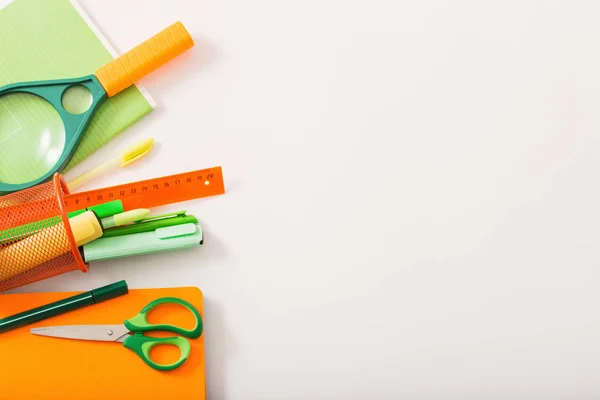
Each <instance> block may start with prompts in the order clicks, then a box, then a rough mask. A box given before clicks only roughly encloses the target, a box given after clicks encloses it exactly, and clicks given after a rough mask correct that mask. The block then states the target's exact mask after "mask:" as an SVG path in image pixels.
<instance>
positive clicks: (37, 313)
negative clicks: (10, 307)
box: [0, 281, 129, 333]
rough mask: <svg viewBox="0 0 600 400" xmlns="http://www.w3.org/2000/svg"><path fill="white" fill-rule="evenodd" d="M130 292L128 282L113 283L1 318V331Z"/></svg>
mask: <svg viewBox="0 0 600 400" xmlns="http://www.w3.org/2000/svg"><path fill="white" fill-rule="evenodd" d="M127 293H129V289H128V288H127V282H125V281H119V282H115V283H113V284H110V285H107V286H103V287H100V288H98V289H94V290H92V291H89V292H85V293H81V294H78V295H75V296H72V297H69V298H66V299H62V300H58V301H55V302H54V303H50V304H46V305H43V306H40V307H37V308H34V309H31V310H27V311H23V312H22V313H19V314H15V315H11V316H10V317H6V318H3V319H0V333H3V332H6V331H10V330H12V329H17V328H20V327H22V326H25V325H29V324H32V323H34V322H39V321H42V320H44V319H47V318H50V317H55V316H57V315H60V314H65V313H67V312H69V311H73V310H77V309H79V308H82V307H87V306H91V305H92V304H96V303H100V302H102V301H106V300H110V299H112V298H115V297H118V296H122V295H124V294H127Z"/></svg>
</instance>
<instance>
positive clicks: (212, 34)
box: [13, 0, 600, 400]
mask: <svg viewBox="0 0 600 400" xmlns="http://www.w3.org/2000/svg"><path fill="white" fill-rule="evenodd" d="M81 5H82V7H83V8H84V9H85V10H86V11H87V12H88V13H89V15H90V16H91V18H92V19H93V20H94V22H95V23H96V24H97V25H98V27H99V28H100V29H101V30H102V31H103V32H104V34H105V35H106V36H107V37H108V39H109V40H110V42H111V43H112V44H113V45H114V46H115V48H116V49H117V50H118V51H120V52H124V51H126V50H128V49H129V48H130V47H132V46H134V45H137V44H138V43H139V42H140V41H141V40H143V39H145V38H146V37H149V36H151V35H153V34H154V33H156V32H157V31H158V30H160V29H162V28H163V27H165V26H167V25H169V24H171V23H172V22H174V21H177V20H181V21H182V22H183V23H184V24H185V25H186V26H187V27H188V29H189V30H190V32H191V33H192V34H193V36H194V38H195V39H196V47H195V48H194V49H193V50H192V51H190V52H189V54H186V55H184V56H182V57H180V58H179V59H177V60H176V61H174V62H173V63H172V64H170V65H169V66H168V67H165V68H164V69H163V70H161V71H159V72H157V73H155V74H154V75H152V76H151V77H148V78H147V79H144V81H143V82H142V83H143V85H144V86H145V87H146V88H147V89H148V90H149V92H150V93H151V95H152V96H153V97H154V99H155V101H156V103H157V108H156V110H155V111H154V112H153V113H152V114H151V115H149V116H147V117H146V118H144V120H143V121H140V122H139V123H138V124H136V125H135V126H134V127H132V128H130V129H129V130H128V131H127V132H126V133H124V134H123V135H122V136H120V137H119V138H118V139H117V140H115V141H114V142H112V143H110V144H109V145H107V146H106V147H105V148H103V149H102V150H101V151H100V152H99V153H98V154H96V155H95V156H94V157H92V158H90V159H88V160H87V161H86V163H85V164H83V165H81V166H80V167H81V169H80V171H81V170H83V169H85V167H89V166H92V165H94V161H98V160H102V159H105V157H107V155H109V154H112V151H115V150H117V149H119V148H121V147H123V146H124V145H126V144H129V143H132V142H134V141H135V140H137V139H141V138H143V137H146V136H154V137H155V138H156V140H157V143H158V144H157V150H156V152H155V153H154V154H153V155H152V157H151V158H150V160H147V161H145V162H141V163H139V164H138V165H136V166H134V167H132V168H130V169H128V170H126V171H121V172H119V173H117V174H114V175H113V176H110V177H106V178H105V179H102V180H100V181H98V182H96V184H95V186H105V185H112V184H118V183H122V182H127V181H132V180H139V179H145V178H150V177H154V176H161V175H166V174H171V173H178V172H183V171H188V170H193V169H200V168H206V167H211V166H216V165H221V166H222V167H223V171H224V175H225V180H226V187H227V194H226V195H224V196H219V197H213V198H208V199H203V200H198V201H193V202H187V203H184V204H175V205H172V206H169V207H164V208H163V210H165V211H175V210H179V209H187V210H188V211H189V212H190V213H193V214H196V215H197V216H198V217H199V219H200V220H201V223H202V225H203V227H204V229H205V234H206V241H205V245H204V247H203V248H201V249H195V250H193V251H185V252H181V253H177V254H176V253H164V254H160V255H156V256H148V257H137V258H131V259H125V260H121V261H115V262H106V263H102V264H92V269H91V271H90V272H89V273H88V274H82V273H80V272H74V273H70V274H67V275H63V276H60V277H57V278H53V279H50V280H47V281H44V282H40V283H37V284H32V285H29V286H27V287H24V288H20V289H17V290H14V291H13V292H30V291H48V290H50V291H63V290H87V289H92V288H94V287H98V286H101V285H104V284H108V283H111V282H114V281H117V280H120V279H126V280H127V282H128V283H129V285H130V287H131V288H142V287H157V286H181V285H196V286H199V287H200V288H201V289H202V290H203V292H204V295H205V297H206V333H205V334H206V345H207V354H206V357H207V369H208V376H207V379H208V392H209V398H210V399H212V400H216V399H228V400H229V399H231V400H233V399H235V400H238V399H239V400H245V399H260V400H268V399H273V400H283V399H357V400H361V399H378V400H380V399H411V400H416V399H461V400H464V399H477V400H479V399H500V398H502V399H509V398H510V399H519V400H523V399H540V398H543V399H546V400H547V399H566V398H577V399H592V398H599V397H600V385H599V384H598V377H597V372H598V368H599V367H600V357H599V355H600V341H599V340H598V337H599V335H600V317H598V304H599V302H600V291H599V290H598V285H599V280H600V268H599V264H600V251H598V242H599V239H600V212H599V209H600V190H599V185H598V175H599V173H600V117H599V115H600V112H599V110H600V72H599V71H600V52H599V51H598V47H599V43H600V24H598V15H600V3H598V2H595V1H592V0H588V1H578V2H572V1H566V0H564V1H558V0H557V1H547V2H544V1H533V0H518V1H517V0H509V1H496V2H490V1H478V0H471V1H466V0H458V1H443V0H425V1H393V0H389V1H385V0H376V1H366V0H364V1H352V0H346V1H342V0H320V1H316V0H305V1H285V0H226V1H216V0H214V1H213V0H196V1H191V0H169V1H162V0H143V1H142V0H119V1H117V0H110V1H100V0H82V1H81ZM95 186H94V187H95Z"/></svg>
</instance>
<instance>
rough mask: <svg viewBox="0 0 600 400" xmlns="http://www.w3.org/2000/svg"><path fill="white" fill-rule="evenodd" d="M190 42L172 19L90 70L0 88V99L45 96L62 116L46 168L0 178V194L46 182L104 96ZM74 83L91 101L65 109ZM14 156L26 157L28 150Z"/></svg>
mask: <svg viewBox="0 0 600 400" xmlns="http://www.w3.org/2000/svg"><path fill="white" fill-rule="evenodd" d="M193 46H194V41H193V39H192V37H191V36H190V34H189V33H188V31H187V30H186V28H185V27H184V26H183V24H182V23H181V22H176V23H174V24H172V25H170V26H169V27H167V28H165V29H163V30H162V31H161V32H159V33H158V34H156V35H154V36H153V37H151V38H150V39H148V40H146V41H145V42H143V43H142V44H140V45H138V46H137V47H135V48H133V49H132V50H130V51H128V52H127V53H125V54H123V55H122V56H120V57H119V58H117V59H115V60H112V61H111V62H109V63H108V64H106V65H104V66H102V67H101V68H100V69H98V70H97V71H96V72H95V73H94V74H91V75H87V76H84V77H79V78H73V79H57V80H45V81H34V82H25V83H14V84H10V85H7V86H4V87H2V88H0V101H1V100H2V98H3V97H4V96H7V95H12V94H18V93H25V94H30V95H34V96H37V97H39V98H41V99H43V100H46V101H47V102H48V103H50V105H51V106H52V107H53V108H54V109H55V110H56V112H57V113H58V116H59V117H60V119H61V120H62V123H63V126H64V135H65V141H64V147H63V149H62V153H61V154H60V156H59V157H58V160H57V161H56V162H55V163H54V165H53V166H52V167H51V168H49V170H48V171H47V172H44V173H43V174H42V175H41V176H39V177H37V178H35V179H33V180H31V181H29V182H12V183H8V182H0V195H2V194H8V193H12V192H16V191H19V190H23V189H27V188H30V187H32V186H34V185H38V184H40V183H44V182H47V181H49V180H51V179H52V177H53V175H54V174H55V173H57V172H62V171H63V170H64V168H65V167H66V166H67V164H68V163H69V161H70V160H71V159H72V158H73V155H74V153H75V151H76V150H77V146H78V145H79V143H80V141H81V139H82V138H83V136H84V135H85V131H86V130H87V127H88V126H89V124H90V122H91V121H92V118H93V116H94V114H95V113H96V111H97V110H98V109H99V108H100V106H101V105H102V103H103V102H104V101H106V99H107V98H110V97H112V96H115V95H116V94H118V93H120V92H122V91H123V90H125V89H126V88H128V87H129V86H131V85H133V84H134V83H135V82H137V81H139V80H140V79H141V78H143V77H144V76H146V75H148V74H150V73H151V72H153V71H154V70H156V69H157V68H159V67H160V66H162V65H163V64H165V63H167V62H168V61H170V60H172V59H173V58H175V57H177V56H178V55H180V54H181V53H183V52H185V51H186V50H188V49H190V48H191V47H193ZM76 86H82V87H84V88H86V89H87V91H89V95H90V96H91V102H90V103H88V104H83V106H84V107H82V108H79V106H78V105H76V106H75V110H73V109H70V107H67V109H66V108H65V107H64V96H65V94H66V93H67V92H68V91H69V90H70V89H71V88H73V87H76ZM88 106H89V107H88ZM70 111H72V112H70ZM32 113H35V110H32ZM0 122H1V121H0ZM29 133H31V132H25V134H29ZM0 145H1V144H0ZM32 150H33V149H32ZM17 156H18V157H28V156H29V157H30V156H31V154H22V155H21V154H18V155H17ZM0 172H2V171H0ZM5 172H6V171H5Z"/></svg>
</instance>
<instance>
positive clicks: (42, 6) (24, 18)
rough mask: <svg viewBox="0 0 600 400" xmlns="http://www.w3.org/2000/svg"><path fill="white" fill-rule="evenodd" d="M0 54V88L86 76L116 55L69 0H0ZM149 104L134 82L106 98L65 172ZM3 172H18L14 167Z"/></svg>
mask: <svg viewBox="0 0 600 400" xmlns="http://www.w3.org/2000/svg"><path fill="white" fill-rule="evenodd" d="M0 55H1V58H2V60H1V61H0V86H4V85H6V84H9V83H14V82H22V81H35V80H47V79H57V78H70V77H78V76H84V75H88V74H90V73H92V72H94V71H96V70H97V69H98V67H100V66H102V65H104V64H106V63H107V62H109V61H111V60H112V59H114V58H116V57H117V56H118V54H117V53H116V52H115V51H114V50H113V49H112V48H111V47H110V45H109V44H108V42H107V41H106V40H105V39H104V38H103V37H102V35H101V33H100V31H99V30H98V29H97V28H96V27H95V26H94V25H93V24H92V22H91V20H90V19H89V18H88V17H87V15H86V14H85V12H84V11H83V10H82V9H81V7H80V6H79V4H78V3H77V2H76V1H75V0H12V1H11V0H0ZM153 108H154V101H153V100H152V98H151V97H150V96H149V95H148V94H147V93H146V92H145V90H144V89H143V88H141V87H140V86H132V87H130V88H128V89H126V90H125V91H123V92H122V93H119V94H118V95H116V96H114V97H112V98H110V99H108V100H107V101H106V103H104V105H103V106H102V107H101V108H100V109H99V110H98V112H97V113H96V115H95V116H94V118H93V120H92V122H91V124H90V126H89V128H88V130H87V132H86V134H85V136H84V137H83V139H82V141H81V143H80V145H79V147H78V149H77V151H76V153H75V155H74V157H73V159H72V160H71V162H70V163H69V165H68V166H67V168H66V170H69V169H71V168H72V167H73V166H75V165H76V164H78V163H80V162H81V161H83V160H84V159H85V158H86V157H88V156H90V155H91V154H92V153H94V152H95V151H97V150H98V149H99V148H100V147H102V146H103V145H105V144H106V143H107V142H108V141H110V140H111V139H113V138H114V137H115V136H117V135H118V134H120V133H121V132H123V131H124V130H125V129H126V128H127V127H129V126H130V125H132V124H133V123H134V122H136V121H138V120H139V119H140V118H142V117H143V116H144V115H146V114H148V113H149V112H150V111H152V110H153ZM3 140H9V138H2V137H0V146H2V141H3ZM10 140H14V138H12V139H10ZM3 168H7V166H3ZM8 168H10V166H8ZM63 172H64V171H63ZM3 173H7V171H3ZM8 173H10V174H13V175H16V176H18V174H19V170H18V168H14V170H11V171H8Z"/></svg>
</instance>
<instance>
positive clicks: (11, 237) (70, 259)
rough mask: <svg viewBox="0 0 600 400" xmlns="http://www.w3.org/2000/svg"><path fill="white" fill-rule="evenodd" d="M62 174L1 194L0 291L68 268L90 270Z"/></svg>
mask: <svg viewBox="0 0 600 400" xmlns="http://www.w3.org/2000/svg"><path fill="white" fill-rule="evenodd" d="M67 194H69V189H68V187H67V184H66V183H65V181H64V179H63V178H62V176H61V175H60V174H55V175H54V179H53V180H51V181H49V182H47V183H44V184H40V185H37V186H33V187H31V188H29V189H25V190H21V191H18V192H14V193H11V194H8V195H5V196H0V292H3V291H6V290H9V289H13V288H16V287H19V286H23V285H27V284H29V283H33V282H37V281H40V280H43V279H47V278H50V277H53V276H56V275H60V274H64V273H66V272H70V271H74V270H77V269H79V270H81V271H83V272H87V270H88V265H87V264H86V263H85V262H84V261H83V259H82V257H81V254H80V253H79V250H78V248H77V245H76V243H75V239H74V237H73V232H72V231H71V226H70V224H69V219H68V217H67V213H66V211H65V204H64V196H65V195H67Z"/></svg>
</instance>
